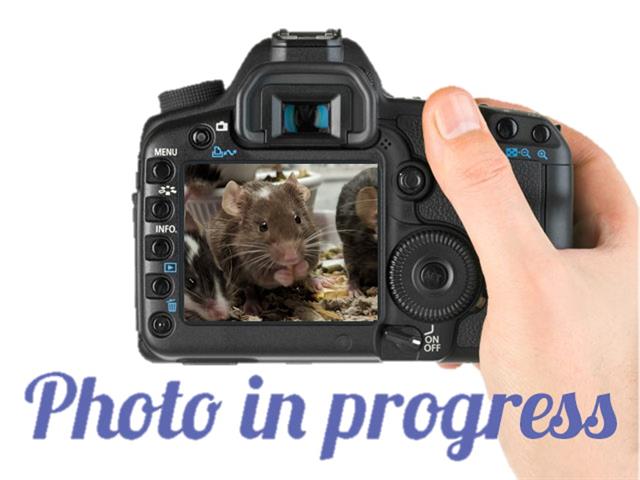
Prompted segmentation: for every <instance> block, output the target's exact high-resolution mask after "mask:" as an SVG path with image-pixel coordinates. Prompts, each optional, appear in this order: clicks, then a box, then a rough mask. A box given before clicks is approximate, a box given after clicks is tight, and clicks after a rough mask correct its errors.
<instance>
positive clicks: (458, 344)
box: [134, 30, 573, 363]
mask: <svg viewBox="0 0 640 480" xmlns="http://www.w3.org/2000/svg"><path fill="white" fill-rule="evenodd" d="M160 103H161V107H162V113H161V114H160V115H157V116H154V117H152V118H150V119H149V120H148V121H147V123H146V125H145V127H144V131H143V134H142V140H141V147H140V154H139V165H138V174H137V179H138V184H137V192H136V193H135V194H134V207H135V208H134V218H135V234H136V307H137V330H138V335H139V347H140V351H141V353H142V354H143V356H145V357H146V358H148V359H149V360H152V361H181V362H200V363H234V362H242V361H261V360H266V361H296V360H301V361H354V360H356V361H367V360H438V361H448V362H466V361H477V360H478V347H479V344H480V335H481V331H482V323H483V319H484V317H485V314H486V306H487V298H486V289H485V286H484V279H483V276H482V271H481V269H480V264H479V262H478V258H477V256H476V254H475V252H474V250H473V247H472V245H471V243H470V241H469V239H468V237H467V235H466V234H465V230H464V226H463V225H462V223H461V222H460V220H459V218H458V216H457V215H456V212H455V210H454V209H453V207H452V206H451V204H450V203H449V201H448V200H447V199H446V197H445V196H444V194H443V193H442V191H441V190H440V188H439V186H438V184H437V183H436V182H435V180H434V178H433V175H432V174H431V172H430V170H429V166H428V163H427V159H426V158H425V153H424V145H423V139H422V127H421V113H422V108H423V104H424V102H423V101H422V100H416V99H402V98H393V97H391V96H389V95H388V94H387V93H386V92H385V91H384V90H383V89H382V86H381V84H380V80H379V78H378V75H377V74H376V72H375V70H374V68H373V66H372V65H371V63H370V62H369V60H368V59H367V57H366V56H365V54H364V52H363V51H362V49H361V48H360V47H359V46H358V45H357V44H356V43H354V42H353V41H350V40H349V39H343V38H342V37H341V34H340V31H336V30H328V31H327V32H324V33H313V32H310V33H293V32H292V33H290V32H287V31H285V30H281V31H279V32H276V33H275V34H274V35H273V36H272V38H270V39H266V40H263V41H262V42H260V43H258V44H257V45H256V46H255V47H254V48H253V49H252V50H251V52H250V53H249V55H248V56H247V58H246V59H245V61H244V63H243V64H242V66H241V68H240V70H239V72H238V74H237V76H236V78H235V79H234V80H233V82H232V83H231V85H230V86H229V88H228V89H226V90H225V89H224V88H223V85H222V82H220V81H212V82H206V83H203V84H199V85H195V86H191V87H185V88H183V89H179V90H176V91H171V92H165V93H163V94H161V96H160ZM480 110H481V112H482V115H483V116H484V119H485V120H486V122H487V125H488V127H489V128H490V130H491V132H493V134H494V137H495V139H496V141H497V142H498V144H499V145H500V147H501V148H502V149H503V150H504V152H505V155H506V156H507V157H508V158H509V159H510V161H511V165H512V167H513V170H514V173H515V175H516V178H517V180H518V182H519V184H520V186H521V188H522V190H523V192H524V194H525V197H526V198H527V200H528V202H529V204H530V206H531V208H532V210H533V212H534V214H535V216H536V218H537V219H538V220H539V222H540V224H541V225H542V227H543V228H544V230H545V232H546V234H547V235H548V237H549V238H550V240H551V241H552V243H553V244H554V245H555V246H556V247H557V248H567V247H570V246H571V239H572V212H573V187H572V175H573V174H572V164H571V155H570V151H569V148H568V147H567V145H566V143H565V141H564V139H563V138H562V136H561V134H560V129H559V127H557V126H555V125H553V124H552V123H551V122H550V121H549V120H547V119H546V118H544V117H542V116H540V115H537V114H533V113H526V112H519V111H512V110H500V109H495V108H489V107H487V106H481V107H480ZM300 162H302V163H304V164H309V165H312V166H313V165H315V164H318V165H324V164H332V165H341V164H345V165H354V164H355V165H357V164H366V165H374V166H375V167H376V168H375V171H376V174H377V177H378V178H377V194H378V199H377V207H378V208H377V242H378V245H377V246H378V252H377V256H378V258H377V262H378V265H379V268H378V271H377V277H378V278H377V295H378V296H377V318H376V319H375V320H374V321H367V322H352V321H342V322H338V321H330V322H318V321H299V322H277V321H276V322H273V321H272V322H267V321H262V322H245V321H238V320H225V319H223V320H220V321H197V322H190V321H188V320H186V319H185V308H186V306H185V303H186V301H185V298H186V297H185V295H184V289H185V288H187V286H185V276H184V270H185V268H186V266H185V262H186V261H187V260H186V259H187V258H188V257H186V256H185V249H186V248H187V245H185V237H184V235H185V228H187V226H186V225H185V223H186V220H185V207H184V205H185V201H186V198H185V197H186V189H185V181H186V179H185V171H186V168H187V166H188V165H191V164H199V165H220V166H221V168H229V169H231V170H232V171H234V172H238V171H239V170H237V169H239V168H240V167H242V166H247V165H260V164H274V165H275V164H297V163H300ZM233 169H236V170H233ZM234 178H235V177H234ZM252 178H253V177H252ZM212 225H213V224H212V223H209V224H208V225H207V226H206V228H205V230H207V229H209V230H210V229H211V228H212ZM187 254H188V252H187ZM214 256H215V255H214ZM522 261H535V260H533V259H523V260H522ZM216 263H219V262H216Z"/></svg>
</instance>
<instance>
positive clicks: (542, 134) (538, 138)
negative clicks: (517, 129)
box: [531, 125, 551, 143]
mask: <svg viewBox="0 0 640 480" xmlns="http://www.w3.org/2000/svg"><path fill="white" fill-rule="evenodd" d="M531 138H533V140H534V141H535V142H537V143H546V142H547V141H549V138H551V130H549V127H547V126H546V125H536V126H535V127H533V130H531Z"/></svg>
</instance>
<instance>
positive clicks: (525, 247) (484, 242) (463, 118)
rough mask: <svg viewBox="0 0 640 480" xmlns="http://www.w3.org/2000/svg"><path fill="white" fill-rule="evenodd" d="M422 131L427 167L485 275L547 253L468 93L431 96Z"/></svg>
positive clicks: (547, 247) (444, 91) (544, 240)
mask: <svg viewBox="0 0 640 480" xmlns="http://www.w3.org/2000/svg"><path fill="white" fill-rule="evenodd" d="M422 128H423V135H424V143H425V148H426V155H427V159H428V162H429V166H430V167H431V170H432V171H433V174H434V176H435V177H436V180H437V181H438V184H439V185H440V188H441V189H442V191H443V192H444V194H445V195H446V196H447V198H448V199H449V201H450V202H451V204H452V205H453V207H454V209H455V210H456V212H457V213H458V216H459V217H460V220H461V221H462V223H463V224H464V227H465V229H466V230H467V233H468V234H469V237H470V239H471V242H472V243H473V245H474V248H475V249H476V252H477V253H478V256H479V258H480V262H481V264H482V268H483V270H484V273H485V275H486V276H487V277H489V278H491V276H492V273H498V272H502V273H504V269H505V268H509V267H516V268H519V266H520V265H522V264H523V263H525V262H527V260H528V259H531V258H539V257H537V255H540V254H542V253H543V252H544V251H549V250H551V243H550V241H549V240H548V239H547V237H546V235H545V233H544V231H543V229H542V228H541V227H540V224H539V223H538V221H537V219H536V218H535V216H534V214H533V211H532V210H531V208H530V206H529V204H528V203H527V200H526V199H525V196H524V194H523V193H522V190H521V189H520V186H519V185H518V182H517V181H516V178H515V175H514V173H513V170H512V168H511V164H510V162H509V160H507V157H506V156H505V155H504V153H502V150H501V149H500V147H499V146H498V144H497V143H496V142H495V140H494V139H493V136H492V135H491V132H490V131H489V128H488V127H487V125H486V123H485V121H484V118H483V117H482V115H481V113H480V110H479V109H478V107H477V105H476V102H475V100H474V99H473V98H472V97H471V95H469V94H468V93H467V92H466V91H464V90H462V89H459V88H455V87H449V88H445V89H442V90H439V91H437V92H435V93H434V94H433V95H432V96H431V97H430V98H429V99H428V100H427V102H426V103H425V106H424V110H423V113H422ZM510 269H511V268H510Z"/></svg>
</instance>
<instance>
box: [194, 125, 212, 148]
mask: <svg viewBox="0 0 640 480" xmlns="http://www.w3.org/2000/svg"><path fill="white" fill-rule="evenodd" d="M189 141H190V142H191V145H193V146H194V147H195V148H197V149H200V150H202V149H204V148H207V147H208V146H209V145H211V144H212V143H213V131H212V130H211V128H209V127H208V126H206V125H199V126H197V127H195V128H194V129H192V130H191V132H189Z"/></svg>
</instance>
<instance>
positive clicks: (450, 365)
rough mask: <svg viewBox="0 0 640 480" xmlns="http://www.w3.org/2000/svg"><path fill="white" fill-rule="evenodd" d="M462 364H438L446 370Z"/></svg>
mask: <svg viewBox="0 0 640 480" xmlns="http://www.w3.org/2000/svg"><path fill="white" fill-rule="evenodd" d="M460 365H462V364H461V363H439V364H438V366H439V367H440V368H444V369H445V370H455V369H456V368H458V367H459V366H460Z"/></svg>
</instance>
